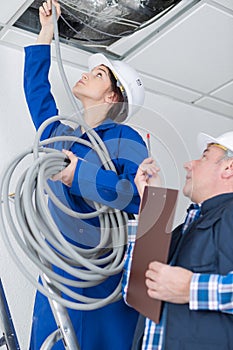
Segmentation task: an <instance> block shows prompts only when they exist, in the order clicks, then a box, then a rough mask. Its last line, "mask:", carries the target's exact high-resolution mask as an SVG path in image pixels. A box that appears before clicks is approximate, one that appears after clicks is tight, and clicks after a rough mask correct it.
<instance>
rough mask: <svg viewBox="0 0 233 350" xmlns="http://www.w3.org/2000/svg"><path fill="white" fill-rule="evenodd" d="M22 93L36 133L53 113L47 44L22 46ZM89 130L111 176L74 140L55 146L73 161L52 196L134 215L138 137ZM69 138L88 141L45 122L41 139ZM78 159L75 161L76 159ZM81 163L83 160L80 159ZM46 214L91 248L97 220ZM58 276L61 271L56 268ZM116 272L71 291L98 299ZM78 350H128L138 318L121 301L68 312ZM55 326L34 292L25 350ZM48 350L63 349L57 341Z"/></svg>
mask: <svg viewBox="0 0 233 350" xmlns="http://www.w3.org/2000/svg"><path fill="white" fill-rule="evenodd" d="M25 54H26V59H25V72H24V73H25V74H24V89H25V96H26V101H27V104H28V107H29V110H30V114H31V117H32V120H33V123H34V125H35V127H36V129H38V128H39V126H40V125H41V123H42V122H43V121H45V120H47V119H48V118H50V117H52V116H55V115H58V110H57V107H56V103H55V100H54V98H53V96H52V94H51V91H50V83H49V80H48V74H49V68H50V63H51V62H50V61H51V58H50V46H49V45H34V46H29V47H26V48H25ZM95 131H96V132H97V133H98V135H99V136H100V138H101V139H102V140H103V141H104V143H105V145H106V147H107V149H108V151H109V155H110V158H111V159H112V162H113V163H114V165H115V168H116V172H115V171H112V170H105V168H104V167H103V165H102V164H101V161H100V159H99V157H98V155H97V154H96V152H95V151H94V150H93V149H92V148H90V147H88V146H86V145H83V144H81V143H77V142H70V141H64V142H56V143H54V144H53V145H51V146H52V147H55V148H56V149H59V150H62V149H69V150H71V151H72V152H73V153H74V154H76V155H77V156H78V157H79V160H78V164H77V167H76V171H75V175H74V180H73V183H72V186H71V187H67V186H65V185H64V184H62V183H61V182H59V181H56V182H52V181H50V186H51V188H52V190H53V191H54V192H55V193H56V196H57V197H58V198H59V199H60V200H61V201H62V202H63V203H64V204H65V205H66V206H68V207H69V208H71V209H73V210H75V211H78V212H82V213H88V212H92V211H93V204H92V203H93V201H95V202H99V203H102V204H105V205H107V206H109V207H112V208H116V209H120V210H123V211H125V212H127V213H137V212H138V208H139V202H140V199H139V195H138V192H137V189H136V186H135V184H134V177H135V174H136V171H137V168H138V165H139V164H140V163H141V162H142V160H143V159H144V158H146V157H147V156H148V153H147V148H146V145H145V143H144V141H143V139H142V137H141V136H140V135H139V134H138V133H137V132H136V131H135V130H133V129H132V128H131V127H129V126H127V125H121V124H117V123H115V122H114V121H112V120H110V119H107V120H105V121H104V122H103V123H102V124H101V125H99V126H98V127H97V128H95ZM60 135H72V136H77V137H80V138H82V139H85V140H89V139H88V136H87V134H86V133H84V134H82V133H81V130H80V127H77V128H76V129H72V128H71V127H70V126H68V125H64V124H63V123H61V122H60V121H58V122H54V123H52V124H50V125H49V126H48V127H47V128H46V130H45V131H44V133H43V135H42V136H43V139H47V138H50V137H53V136H60ZM80 158H81V159H80ZM82 159H84V160H82ZM49 208H50V211H51V215H52V217H53V218H54V220H55V222H56V224H57V226H58V228H59V229H60V231H61V232H62V234H63V235H64V236H65V237H66V238H67V240H69V241H71V242H73V243H74V244H78V245H82V246H83V245H84V246H88V247H91V246H95V245H96V244H98V242H99V234H100V227H99V218H98V217H95V218H92V219H85V220H81V219H76V218H72V217H70V216H68V215H67V214H64V213H63V212H62V211H61V210H60V209H58V208H57V207H56V206H55V205H54V204H53V203H52V201H50V202H49ZM56 270H57V271H59V273H60V274H62V275H64V274H65V273H64V271H60V270H59V269H58V268H56ZM121 275H122V274H121V273H120V274H118V275H115V276H111V277H109V278H107V280H105V282H103V283H101V284H99V285H97V286H95V287H91V288H84V289H80V288H79V289H76V290H78V292H79V293H80V294H82V295H85V296H92V297H96V298H103V297H105V296H107V295H109V294H110V293H111V291H113V290H114V289H115V288H116V286H117V285H118V283H119V281H120V279H121ZM68 312H69V315H70V317H71V321H72V324H73V326H74V329H75V332H76V334H77V339H78V342H79V345H80V347H81V349H82V350H119V349H120V350H128V349H130V347H131V344H132V338H133V334H134V329H135V325H136V322H137V317H138V314H137V312H136V311H135V310H133V309H132V308H129V307H128V306H126V305H125V304H124V302H123V300H122V299H121V300H120V301H117V302H114V303H112V304H110V305H107V306H105V307H102V308H100V309H97V310H94V311H76V310H71V309H69V310H68ZM56 328H57V326H56V324H55V321H54V318H53V314H52V312H51V310H50V306H49V303H48V300H47V298H46V297H44V296H43V295H42V294H41V293H39V292H37V295H36V300H35V306H34V314H33V323H32V335H31V344H30V350H38V349H39V348H40V346H41V344H42V343H43V341H44V340H45V339H46V338H47V336H48V335H49V334H51V333H52V332H53V331H54V330H55V329H56ZM53 349H56V350H58V349H64V347H63V344H62V342H61V341H60V342H58V343H57V344H56V345H55V346H54V347H53Z"/></svg>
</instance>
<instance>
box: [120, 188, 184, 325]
mask: <svg viewBox="0 0 233 350" xmlns="http://www.w3.org/2000/svg"><path fill="white" fill-rule="evenodd" d="M177 197H178V190H175V189H168V188H161V187H152V186H147V187H145V190H144V193H143V197H142V203H141V210H140V213H139V218H138V229H137V236H136V241H135V247H134V251H133V258H132V265H131V272H130V276H129V283H128V290H127V295H126V301H127V303H128V304H129V305H131V306H132V307H134V308H135V309H136V310H137V311H139V312H140V313H141V314H142V315H144V316H146V317H148V318H149V319H151V320H152V321H154V322H155V323H158V322H159V319H160V313H161V306H162V302H161V301H160V300H156V299H152V298H150V297H149V296H148V294H147V287H146V285H145V272H146V270H147V269H148V265H149V263H150V262H152V261H155V260H156V261H160V262H163V263H166V262H167V258H168V251H169V246H170V241H171V231H172V226H173V221H174V215H175V209H176V203H177Z"/></svg>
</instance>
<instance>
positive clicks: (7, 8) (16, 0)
mask: <svg viewBox="0 0 233 350" xmlns="http://www.w3.org/2000/svg"><path fill="white" fill-rule="evenodd" d="M25 3H26V1H25V0H10V1H7V2H6V3H5V4H4V5H3V6H1V11H0V22H1V23H3V24H6V23H7V22H8V21H9V20H10V19H11V17H13V16H14V15H15V13H16V12H17V11H18V10H19V9H20V7H21V6H22V5H23V4H25ZM6 4H7V5H6Z"/></svg>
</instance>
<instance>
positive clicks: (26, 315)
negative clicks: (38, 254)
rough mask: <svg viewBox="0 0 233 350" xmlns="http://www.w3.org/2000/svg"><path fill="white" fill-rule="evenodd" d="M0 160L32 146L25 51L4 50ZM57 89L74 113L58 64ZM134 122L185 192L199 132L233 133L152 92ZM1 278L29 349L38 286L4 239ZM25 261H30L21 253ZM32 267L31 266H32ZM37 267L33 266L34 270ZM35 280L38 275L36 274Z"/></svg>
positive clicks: (63, 105)
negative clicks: (188, 164) (187, 165)
mask: <svg viewBox="0 0 233 350" xmlns="http://www.w3.org/2000/svg"><path fill="white" fill-rule="evenodd" d="M0 52H1V55H0V77H1V84H0V113H1V119H0V123H1V128H0V133H1V137H0V146H1V147H0V160H1V170H2V169H3V168H4V167H5V166H6V165H7V164H8V163H9V162H10V161H11V159H13V158H14V157H15V156H16V155H17V154H18V153H19V152H21V151H23V150H25V149H27V148H28V147H30V146H31V145H32V142H33V139H34V135H35V132H34V129H33V126H32V123H31V121H30V118H29V114H28V111H27V107H26V104H25V101H24V95H23V88H22V84H23V81H22V74H23V51H20V50H16V49H15V50H14V49H12V48H9V47H7V46H4V45H2V46H0ZM65 68H66V70H67V74H68V77H69V79H70V81H71V85H72V84H73V83H74V81H75V80H78V79H79V76H80V73H81V72H80V71H79V70H77V69H75V68H74V67H73V66H65ZM51 77H52V79H53V89H54V93H55V95H56V99H57V101H58V102H59V107H60V109H61V112H62V113H64V114H66V115H69V114H70V113H72V110H71V108H70V106H68V99H67V97H66V95H65V92H64V88H63V85H62V83H61V80H60V76H59V74H58V72H57V67H56V64H55V63H54V65H53V69H52V72H51ZM129 124H131V125H133V126H134V127H136V128H137V129H138V130H139V131H140V133H142V135H143V136H145V135H146V133H147V132H148V131H149V132H150V133H151V135H152V136H151V142H152V153H153V155H154V157H155V158H156V159H157V161H158V163H159V165H160V166H161V171H162V175H163V179H164V183H165V185H166V186H167V187H172V188H179V189H181V188H182V184H183V182H184V178H185V177H184V171H183V162H184V161H186V160H189V159H191V158H193V157H198V155H199V153H198V151H197V147H196V136H197V134H198V132H199V131H204V132H207V133H210V134H212V135H216V136H217V135H218V134H221V133H222V132H225V131H227V130H232V129H233V119H230V118H229V119H227V118H223V117H221V116H219V115H217V114H216V115H215V114H213V113H210V112H207V111H204V110H202V109H199V108H197V107H194V106H192V105H185V104H183V103H180V102H177V101H175V100H171V99H167V98H165V97H163V96H159V95H156V94H153V93H147V95H146V101H145V107H144V108H143V109H141V111H140V113H138V115H137V116H135V117H134V118H132V119H131V120H130V122H129ZM186 204H187V200H185V199H184V198H183V197H182V195H181V196H180V198H179V206H178V210H177V215H176V222H177V223H178V222H179V221H181V220H182V218H183V216H184V209H185V207H186ZM0 250H1V254H0V267H1V269H0V277H1V279H2V282H3V284H4V288H5V292H6V295H7V299H8V302H9V306H10V309H11V313H12V317H13V321H14V323H15V327H16V330H17V334H18V338H19V341H20V345H21V349H23V350H24V349H27V344H28V337H29V330H30V320H31V313H32V305H33V297H34V287H32V285H31V284H30V283H29V282H28V281H27V279H26V278H25V277H24V276H23V274H22V273H21V272H20V270H19V269H18V267H17V266H16V264H15V263H14V262H13V261H12V258H11V257H10V255H9V253H8V251H7V250H6V248H5V244H4V242H3V240H2V236H1V235H0ZM19 256H20V258H21V261H25V257H24V256H23V254H22V253H21V252H19ZM27 264H28V262H27ZM32 269H33V267H32ZM35 276H36V274H35Z"/></svg>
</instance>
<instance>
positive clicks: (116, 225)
mask: <svg viewBox="0 0 233 350" xmlns="http://www.w3.org/2000/svg"><path fill="white" fill-rule="evenodd" d="M54 13H55V11H54V10H53V15H54ZM55 22H56V26H55V38H56V37H57V36H58V32H57V21H56V14H55ZM55 42H56V47H57V49H56V50H57V58H58V63H59V67H60V71H61V74H62V80H63V81H64V84H65V88H66V91H67V93H68V95H69V96H70V99H71V100H72V105H73V106H74V108H75V111H76V115H77V116H78V122H79V124H80V125H81V126H83V127H84V129H85V130H86V132H87V134H88V136H89V139H90V141H85V140H82V139H79V138H76V137H71V136H60V137H53V138H50V139H48V140H44V141H40V137H41V134H42V133H43V131H44V130H45V128H46V127H47V126H48V125H49V124H50V123H52V122H55V121H57V120H62V119H65V120H70V121H73V120H72V119H71V118H64V117H60V116H55V117H52V118H50V119H49V120H47V121H45V122H44V123H43V124H42V125H41V127H40V128H39V130H38V132H37V134H36V137H35V141H34V144H33V146H32V148H31V149H28V150H26V151H25V152H23V153H21V154H19V155H17V156H16V157H15V159H13V160H12V161H11V163H10V164H8V165H7V167H6V168H5V170H4V171H3V173H2V176H1V181H0V193H1V194H2V205H1V209H0V223H1V227H2V230H3V231H2V234H3V239H4V242H5V245H6V247H7V249H8V251H9V254H10V255H11V257H12V258H13V260H14V261H15V263H16V264H17V266H18V267H19V269H20V270H21V271H22V273H23V274H24V275H25V276H26V278H27V279H28V280H29V281H30V282H31V283H32V284H33V285H34V286H35V287H36V288H37V289H38V290H39V291H40V292H41V293H43V294H44V295H45V296H47V297H48V298H51V299H54V300H56V301H57V302H59V303H60V304H61V305H63V306H65V307H69V308H72V309H76V310H93V309H96V308H100V307H103V306H105V305H107V304H108V303H111V302H113V301H116V300H118V299H119V298H120V297H121V281H120V282H119V284H118V286H117V287H116V289H115V290H114V291H113V292H112V293H111V294H110V295H108V296H107V297H106V298H104V299H101V298H100V299H99V298H89V297H85V296H83V295H80V294H78V293H76V292H74V291H73V290H72V289H71V287H81V288H86V287H92V286H95V285H98V284H99V283H101V282H103V281H104V280H105V279H107V278H108V277H109V276H112V275H115V274H118V273H119V272H121V271H122V269H123V263H124V261H123V260H124V249H125V245H126V243H127V220H128V218H127V214H126V213H123V212H121V211H120V210H116V209H110V208H109V207H107V206H104V205H101V204H99V203H94V206H95V209H96V210H95V211H93V212H91V213H78V212H76V211H73V210H71V209H70V208H68V207H66V206H65V205H64V204H63V203H61V202H60V201H59V199H58V198H57V197H56V196H55V195H54V193H53V192H52V190H51V189H50V187H49V185H48V184H47V180H48V179H49V178H51V176H53V175H54V174H56V173H58V172H59V171H61V170H62V169H63V168H64V167H65V166H66V163H65V161H64V160H65V155H64V154H63V153H61V152H60V151H57V150H56V149H52V148H49V147H45V146H47V145H49V144H50V143H53V142H56V141H64V140H68V141H72V142H81V143H84V144H85V145H87V146H88V147H90V148H93V149H94V150H95V151H96V152H97V154H98V156H99V157H100V159H101V161H102V162H103V164H104V166H105V169H111V170H115V167H114V164H113V163H112V161H111V159H110V157H109V154H108V151H107V149H106V147H105V144H104V143H103V141H102V140H101V139H100V138H99V136H98V134H96V133H95V131H94V130H92V129H89V128H88V126H87V125H86V124H85V123H84V121H83V120H82V118H81V115H80V114H81V113H80V111H79V108H78V106H77V104H76V101H75V100H74V97H73V95H72V94H71V91H70V89H69V86H68V83H67V80H66V77H65V73H64V71H63V69H62V62H61V57H60V53H59V43H58V40H57V39H55ZM30 159H32V162H31V164H30V165H29V166H28V167H27V168H26V170H24V171H23V172H21V175H20V177H19V179H18V181H17V183H16V187H15V196H14V204H12V198H10V197H9V193H10V192H12V191H10V189H12V185H13V183H14V179H15V176H17V175H18V173H17V172H18V171H19V169H20V168H21V164H22V162H24V161H28V160H30ZM45 192H46V193H47V194H46V195H45ZM48 196H49V197H50V199H51V200H52V201H53V202H54V203H55V204H56V206H57V207H58V208H59V209H61V210H62V211H63V212H65V213H66V214H68V215H71V216H73V217H76V218H81V219H82V218H84V219H86V218H92V217H95V216H99V221H100V225H101V230H100V231H101V236H100V241H99V244H98V245H97V246H95V247H93V248H90V249H84V248H81V247H78V246H76V245H73V244H71V243H70V242H68V241H67V240H66V239H65V238H64V236H63V235H62V234H61V233H60V231H59V229H58V228H57V226H56V224H55V222H54V220H53V218H52V217H51V214H50V212H49V209H48V206H47V199H48ZM113 229H114V234H111V230H113ZM10 233H11V235H12V236H11V235H10ZM12 238H13V240H14V241H15V242H16V243H17V244H18V246H19V247H20V248H21V250H22V251H23V252H24V253H25V254H26V256H27V257H28V258H29V259H30V260H31V262H32V263H33V264H34V265H35V266H36V267H37V268H38V269H39V271H40V274H41V275H45V276H47V277H48V279H49V283H50V285H52V286H54V287H55V288H54V289H55V290H58V291H59V293H53V292H52V293H51V291H50V290H49V289H48V288H46V287H45V286H43V285H42V284H41V283H40V282H38V281H37V280H36V279H35V276H34V274H33V273H32V272H31V269H28V268H27V267H26V266H25V265H24V264H23V263H22V262H21V260H20V259H19V258H18V256H17V252H16V248H15V246H14V244H13V243H12V242H13V240H12ZM51 265H53V266H57V267H58V268H60V269H62V270H64V271H65V272H67V273H68V274H70V275H71V276H74V277H75V278H77V279H76V280H74V279H72V278H71V279H69V278H65V277H63V276H61V275H60V274H57V273H56V272H55V271H53V269H52V268H51ZM79 267H82V268H81V269H80V268H79ZM83 268H85V269H83ZM60 292H62V293H64V294H65V295H66V296H67V297H69V298H70V299H71V300H67V299H65V298H63V297H62V296H61V295H60Z"/></svg>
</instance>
